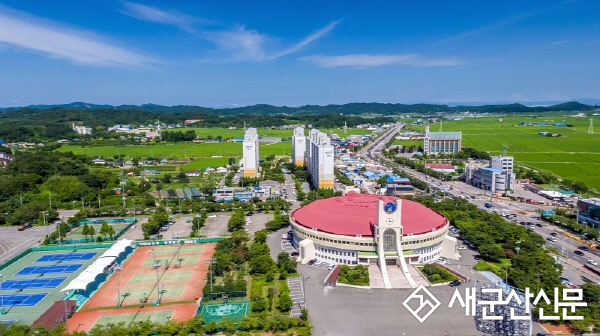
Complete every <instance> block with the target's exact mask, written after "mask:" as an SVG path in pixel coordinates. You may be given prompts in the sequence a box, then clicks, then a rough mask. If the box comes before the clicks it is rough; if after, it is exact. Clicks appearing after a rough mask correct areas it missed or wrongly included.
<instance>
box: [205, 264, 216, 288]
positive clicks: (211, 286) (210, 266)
mask: <svg viewBox="0 0 600 336" xmlns="http://www.w3.org/2000/svg"><path fill="white" fill-rule="evenodd" d="M204 263H205V264H208V268H209V269H210V292H211V293H212V290H213V281H212V265H213V264H216V263H217V259H215V258H207V259H204Z"/></svg>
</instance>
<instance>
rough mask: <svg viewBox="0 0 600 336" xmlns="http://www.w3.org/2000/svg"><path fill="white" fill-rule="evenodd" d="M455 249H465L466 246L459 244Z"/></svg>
mask: <svg viewBox="0 0 600 336" xmlns="http://www.w3.org/2000/svg"><path fill="white" fill-rule="evenodd" d="M457 249H458V250H466V249H467V247H466V246H464V245H461V246H459V247H457Z"/></svg>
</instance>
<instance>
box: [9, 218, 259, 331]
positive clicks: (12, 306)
mask: <svg viewBox="0 0 600 336" xmlns="http://www.w3.org/2000/svg"><path fill="white" fill-rule="evenodd" d="M89 224H96V223H89ZM112 225H131V223H127V224H118V223H117V224H114V223H113V224H112ZM77 229H78V228H75V229H74V230H71V231H70V232H71V233H73V232H74V231H76V230H77ZM126 229H127V228H126V227H125V226H124V230H126ZM67 238H71V237H70V235H67ZM75 238H76V239H75V240H73V241H76V242H77V244H76V245H75V244H73V245H70V244H66V245H62V246H56V245H52V246H43V247H34V248H30V249H28V250H26V251H25V252H23V253H22V254H20V255H18V256H16V257H14V258H13V259H11V260H10V261H8V262H7V263H5V264H4V265H2V266H0V323H3V324H6V325H10V324H13V323H19V324H27V325H38V324H39V325H45V326H47V327H49V328H53V327H54V326H55V325H57V324H58V323H61V322H64V321H65V320H67V325H68V328H69V330H70V331H86V332H89V331H90V330H91V329H92V328H93V327H94V326H95V325H97V324H107V323H115V324H117V323H121V322H122V323H124V324H125V325H131V324H132V323H134V322H138V321H152V322H155V323H161V324H162V323H166V322H168V321H169V320H171V319H173V320H180V321H185V320H188V319H190V318H192V317H194V316H196V315H198V314H202V315H204V317H205V320H207V321H209V322H210V321H218V320H219V319H221V318H223V317H226V316H227V317H231V318H234V319H238V320H239V319H240V318H242V317H243V316H246V315H248V312H249V303H248V301H244V300H232V301H231V302H229V300H228V297H227V296H226V295H219V296H218V298H217V297H215V298H212V299H213V300H217V301H214V302H216V303H210V302H209V303H207V304H206V305H201V303H202V298H203V293H202V290H203V288H204V286H205V284H206V283H207V278H208V277H207V275H208V273H209V266H210V263H209V262H207V261H210V260H211V258H212V256H213V254H214V250H215V247H216V244H215V241H217V240H218V239H216V240H214V239H213V240H210V239H205V240H198V239H187V240H168V241H138V242H134V241H131V240H126V239H121V240H118V241H116V242H110V243H108V242H107V243H100V244H80V243H79V240H78V238H77V237H75ZM71 241H72V240H70V239H65V240H63V241H62V242H63V244H64V243H65V242H71ZM220 294H224V293H220ZM241 296H245V292H244V294H243V295H241ZM209 301H210V300H209Z"/></svg>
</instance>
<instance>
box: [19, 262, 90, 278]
mask: <svg viewBox="0 0 600 336" xmlns="http://www.w3.org/2000/svg"><path fill="white" fill-rule="evenodd" d="M81 266H83V265H82V264H69V265H48V266H28V267H25V268H23V269H22V270H20V271H19V272H18V273H17V274H15V276H20V275H34V274H55V273H75V272H77V270H78V269H79V268H81Z"/></svg>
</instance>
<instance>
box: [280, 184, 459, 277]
mask: <svg viewBox="0 0 600 336" xmlns="http://www.w3.org/2000/svg"><path fill="white" fill-rule="evenodd" d="M290 223H291V226H292V231H293V234H294V238H293V245H294V246H296V247H298V249H299V252H300V253H299V257H298V259H299V261H301V262H302V263H307V262H309V261H310V260H315V259H316V260H317V261H321V262H326V263H329V264H347V265H373V264H375V265H379V268H380V271H381V273H382V275H383V278H384V282H386V277H387V268H389V267H400V268H401V269H402V271H403V273H404V274H405V276H406V278H407V280H408V282H409V283H410V284H411V285H413V284H414V282H413V281H412V279H411V278H410V275H409V274H408V272H409V271H408V268H407V264H423V263H431V262H434V261H436V260H437V259H438V258H439V257H440V256H443V257H445V258H451V259H458V253H457V250H456V239H455V238H453V237H449V236H448V235H447V233H448V227H449V222H448V220H447V219H446V218H445V217H444V216H442V215H441V214H439V213H437V212H435V211H433V210H431V209H429V208H427V207H425V206H424V205H421V204H420V203H417V202H413V201H410V200H402V199H399V198H396V197H392V196H381V195H370V194H357V193H355V192H349V193H348V194H346V195H345V196H339V197H333V198H327V199H322V200H317V201H314V202H312V203H310V204H308V205H306V206H304V207H302V208H299V209H297V210H295V211H294V212H292V213H291V214H290ZM386 283H387V282H386ZM386 287H388V286H387V285H386ZM413 287H414V286H413Z"/></svg>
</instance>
